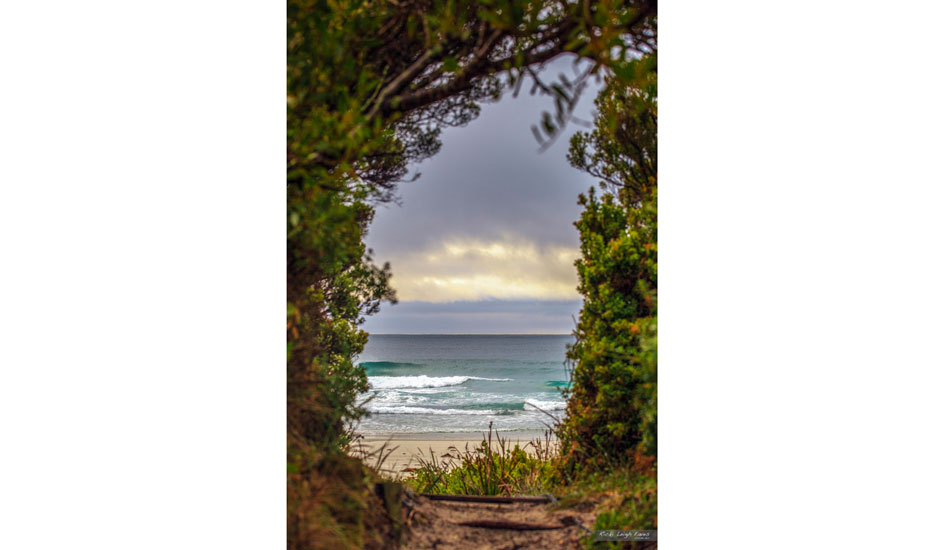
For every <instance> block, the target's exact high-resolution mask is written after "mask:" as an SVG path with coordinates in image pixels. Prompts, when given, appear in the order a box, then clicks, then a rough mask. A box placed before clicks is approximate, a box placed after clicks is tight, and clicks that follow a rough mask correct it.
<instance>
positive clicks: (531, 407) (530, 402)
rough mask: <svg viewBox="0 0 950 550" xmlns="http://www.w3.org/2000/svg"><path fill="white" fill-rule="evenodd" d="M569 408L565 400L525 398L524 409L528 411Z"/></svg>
mask: <svg viewBox="0 0 950 550" xmlns="http://www.w3.org/2000/svg"><path fill="white" fill-rule="evenodd" d="M566 408H567V403H565V402H564V401H540V400H537V399H525V400H524V410H526V411H536V410H538V409H541V410H542V411H559V410H562V409H566Z"/></svg>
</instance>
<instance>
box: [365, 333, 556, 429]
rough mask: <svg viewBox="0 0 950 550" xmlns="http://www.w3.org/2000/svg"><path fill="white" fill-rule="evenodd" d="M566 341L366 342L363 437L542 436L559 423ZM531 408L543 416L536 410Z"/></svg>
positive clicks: (440, 338)
mask: <svg viewBox="0 0 950 550" xmlns="http://www.w3.org/2000/svg"><path fill="white" fill-rule="evenodd" d="M571 341H573V337H572V336H570V335H557V336H548V335H371V336H370V338H369V342H368V343H367V345H366V349H364V350H363V353H362V354H361V355H360V357H359V362H360V363H361V364H362V365H363V367H364V368H365V369H366V374H367V376H368V378H369V383H370V386H371V388H372V389H371V390H370V391H369V392H367V393H366V394H363V395H361V396H360V400H361V401H362V400H365V399H369V398H372V399H370V401H369V402H368V403H367V404H366V408H367V409H368V410H369V411H370V412H371V414H370V416H369V417H368V418H365V419H364V420H363V421H362V422H361V424H360V426H359V430H360V431H361V432H363V433H365V434H391V433H397V434H398V433H427V432H428V433H433V432H478V431H484V430H486V429H487V428H488V423H489V422H493V425H494V427H495V428H497V429H498V430H499V431H523V430H543V429H544V428H545V424H548V425H550V424H551V423H552V418H551V416H549V415H553V416H554V417H555V418H561V416H562V415H563V411H564V406H565V402H564V398H563V397H562V396H561V389H562V388H564V387H566V386H567V379H568V373H567V370H566V367H565V365H564V353H565V349H566V345H567V344H568V343H570V342H571ZM538 408H540V409H542V410H543V411H544V412H542V411H539V410H538Z"/></svg>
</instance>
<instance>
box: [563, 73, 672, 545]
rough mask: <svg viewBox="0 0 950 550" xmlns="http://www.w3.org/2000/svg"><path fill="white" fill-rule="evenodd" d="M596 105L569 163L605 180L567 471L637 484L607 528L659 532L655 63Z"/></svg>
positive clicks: (586, 257) (574, 350) (579, 337)
mask: <svg viewBox="0 0 950 550" xmlns="http://www.w3.org/2000/svg"><path fill="white" fill-rule="evenodd" d="M636 74H637V78H636V79H635V80H632V81H628V82H622V81H618V80H614V81H612V82H611V83H610V84H609V85H608V86H607V87H606V88H605V89H604V90H603V92H602V93H601V95H600V96H599V98H598V100H597V105H598V108H599V110H598V116H597V120H596V125H595V129H594V130H593V131H592V132H590V133H582V134H578V135H576V136H574V138H573V139H572V142H571V151H570V154H569V155H568V160H569V161H570V162H571V164H572V165H574V166H575V167H577V168H580V169H582V170H585V171H587V172H589V173H591V174H593V175H595V176H598V177H600V178H602V182H601V187H602V189H603V190H604V191H605V192H604V193H602V194H600V195H598V194H597V193H596V192H595V190H594V189H593V188H592V189H590V191H589V192H588V193H587V194H586V195H582V196H581V197H580V204H581V205H583V206H584V211H583V213H582V214H581V219H580V220H578V221H577V222H576V224H575V225H576V227H577V229H578V231H579V232H580V241H581V258H580V259H579V260H577V262H576V264H575V265H576V267H577V273H578V276H579V279H580V285H579V287H578V289H579V290H580V292H581V294H582V295H583V297H584V307H583V310H582V311H581V315H580V319H579V322H578V324H577V326H576V328H575V333H574V334H575V342H574V344H573V345H572V346H571V347H570V349H569V350H568V358H569V359H570V360H571V362H572V366H573V369H572V385H571V388H570V393H569V400H568V406H567V411H566V416H565V419H564V421H563V423H561V425H560V426H559V429H558V434H559V436H560V437H561V440H562V448H563V453H562V455H561V457H560V458H559V461H558V466H559V471H560V472H561V473H562V475H564V477H565V479H567V480H575V479H583V478H584V476H586V475H589V474H591V473H597V472H609V471H611V470H614V471H618V470H619V471H628V472H632V473H633V475H634V476H635V481H633V482H632V483H634V486H633V487H632V490H633V494H634V495H638V496H633V497H631V499H630V500H629V501H626V502H627V505H621V506H620V507H619V508H617V509H616V510H615V511H614V512H611V513H610V514H607V515H605V516H604V517H603V518H602V521H601V520H598V521H599V522H600V523H601V524H602V525H601V527H605V528H606V527H607V526H609V527H610V528H648V527H653V526H655V525H656V498H655V490H656V453H657V439H656V433H657V190H656V159H657V147H656V115H657V110H656V105H657V103H656V57H655V56H647V57H645V58H643V59H642V60H641V61H640V63H639V64H638V65H637V67H636Z"/></svg>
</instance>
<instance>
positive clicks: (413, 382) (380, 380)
mask: <svg viewBox="0 0 950 550" xmlns="http://www.w3.org/2000/svg"><path fill="white" fill-rule="evenodd" d="M368 380H369V385H370V387H371V388H372V389H374V390H388V389H394V388H443V387H445V386H458V385H461V384H464V383H466V382H468V381H469V380H488V381H492V382H509V381H511V378H481V377H479V376H426V375H424V374H420V375H419V376H370V377H368Z"/></svg>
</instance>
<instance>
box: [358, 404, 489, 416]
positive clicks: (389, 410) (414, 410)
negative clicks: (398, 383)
mask: <svg viewBox="0 0 950 550" xmlns="http://www.w3.org/2000/svg"><path fill="white" fill-rule="evenodd" d="M369 411H370V412H372V413H376V414H440V415H459V414H471V415H480V416H487V415H492V414H495V411H491V410H486V409H479V410H464V409H429V408H427V407H404V406H398V407H372V406H371V407H369Z"/></svg>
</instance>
